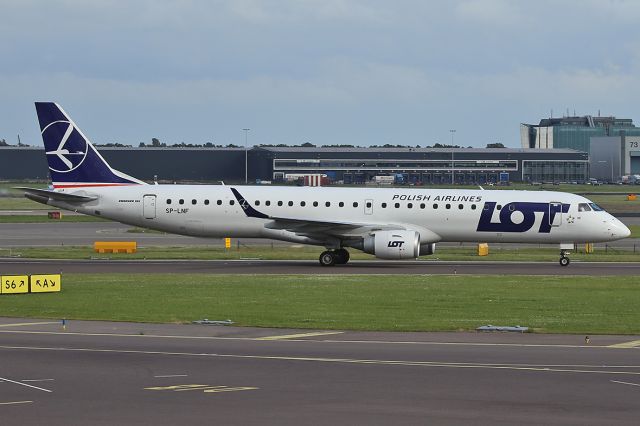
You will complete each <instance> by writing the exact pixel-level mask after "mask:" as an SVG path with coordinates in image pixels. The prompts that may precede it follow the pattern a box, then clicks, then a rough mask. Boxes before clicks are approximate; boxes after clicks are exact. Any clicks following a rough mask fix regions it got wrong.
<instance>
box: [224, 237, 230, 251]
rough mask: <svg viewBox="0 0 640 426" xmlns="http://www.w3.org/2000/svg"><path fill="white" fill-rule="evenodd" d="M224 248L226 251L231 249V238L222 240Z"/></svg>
mask: <svg viewBox="0 0 640 426" xmlns="http://www.w3.org/2000/svg"><path fill="white" fill-rule="evenodd" d="M224 248H226V249H230V248H231V238H225V239H224Z"/></svg>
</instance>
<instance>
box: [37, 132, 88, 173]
mask: <svg viewBox="0 0 640 426" xmlns="http://www.w3.org/2000/svg"><path fill="white" fill-rule="evenodd" d="M45 133H47V134H46V135H45ZM42 137H43V138H50V139H55V140H59V141H60V142H59V143H58V145H57V148H56V149H55V150H51V151H47V152H46V154H47V156H49V169H50V170H53V171H54V172H58V173H68V172H70V171H72V170H75V169H77V168H78V167H80V165H81V164H82V163H83V162H84V160H85V158H87V152H88V151H89V149H88V145H87V142H86V141H85V140H84V138H83V137H81V136H80V134H79V133H78V131H77V130H76V128H75V127H74V126H73V124H72V123H70V122H69V121H54V122H53V123H51V124H49V125H47V127H45V128H44V129H43V130H42Z"/></svg>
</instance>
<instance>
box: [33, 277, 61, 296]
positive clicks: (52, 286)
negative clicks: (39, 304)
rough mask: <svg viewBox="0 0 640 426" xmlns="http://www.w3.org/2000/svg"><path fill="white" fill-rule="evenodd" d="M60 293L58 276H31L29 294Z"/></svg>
mask: <svg viewBox="0 0 640 426" xmlns="http://www.w3.org/2000/svg"><path fill="white" fill-rule="evenodd" d="M54 291H60V275H59V274H57V275H31V293H51V292H54Z"/></svg>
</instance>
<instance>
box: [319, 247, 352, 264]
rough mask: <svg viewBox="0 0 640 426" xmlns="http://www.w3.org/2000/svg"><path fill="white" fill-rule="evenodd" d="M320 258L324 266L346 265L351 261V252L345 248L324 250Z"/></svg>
mask: <svg viewBox="0 0 640 426" xmlns="http://www.w3.org/2000/svg"><path fill="white" fill-rule="evenodd" d="M319 260H320V265H322V266H333V265H344V264H345V263H347V262H348V261H349V252H348V251H346V250H345V249H343V248H341V249H337V250H327V251H323V252H322V254H320V259H319Z"/></svg>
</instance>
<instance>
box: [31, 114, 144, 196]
mask: <svg viewBox="0 0 640 426" xmlns="http://www.w3.org/2000/svg"><path fill="white" fill-rule="evenodd" d="M36 112H37V113H38V121H39V122H40V132H41V133H42V141H43V142H44V150H45V153H46V155H47V162H48V164H49V173H50V174H51V181H52V182H53V186H54V188H76V187H87V186H112V185H132V184H144V182H142V181H140V180H138V179H136V178H134V177H131V176H129V175H126V174H124V173H122V172H119V171H117V170H114V169H112V168H111V167H110V166H109V164H107V162H106V161H105V159H104V158H102V156H101V155H100V153H98V151H97V150H96V149H95V148H94V146H93V145H92V144H91V142H90V141H89V139H87V138H86V137H85V135H84V134H83V133H82V131H81V130H80V129H79V128H78V126H76V124H75V123H74V122H73V120H71V118H70V117H69V116H68V115H67V114H66V113H65V112H64V110H63V109H62V108H61V107H60V106H59V105H58V104H56V103H53V102H36Z"/></svg>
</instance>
